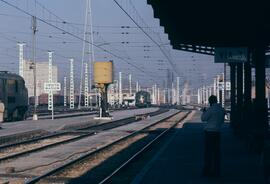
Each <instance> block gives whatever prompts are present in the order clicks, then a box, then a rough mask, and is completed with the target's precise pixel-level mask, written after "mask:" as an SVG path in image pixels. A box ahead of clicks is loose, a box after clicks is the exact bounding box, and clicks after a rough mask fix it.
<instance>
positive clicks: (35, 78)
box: [32, 16, 38, 120]
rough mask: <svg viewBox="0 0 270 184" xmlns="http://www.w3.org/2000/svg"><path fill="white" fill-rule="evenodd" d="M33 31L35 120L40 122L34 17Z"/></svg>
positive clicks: (34, 20) (34, 18)
mask: <svg viewBox="0 0 270 184" xmlns="http://www.w3.org/2000/svg"><path fill="white" fill-rule="evenodd" d="M32 31H33V38H32V39H33V63H34V98H35V105H34V113H33V120H38V115H37V106H38V98H37V65H36V32H37V18H36V16H32Z"/></svg>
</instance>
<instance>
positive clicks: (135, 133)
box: [26, 111, 180, 184]
mask: <svg viewBox="0 0 270 184" xmlns="http://www.w3.org/2000/svg"><path fill="white" fill-rule="evenodd" d="M179 112H180V111H178V112H175V113H173V114H172V115H170V116H168V117H166V118H164V119H162V120H159V121H157V122H155V123H153V124H151V125H148V126H146V127H144V128H142V129H140V130H137V131H134V132H132V133H131V134H129V135H127V136H125V137H122V138H120V139H118V140H116V141H114V142H112V143H110V144H108V145H105V146H103V147H100V148H99V149H97V150H95V151H92V152H89V153H86V154H84V155H82V156H81V157H79V158H77V159H74V160H71V161H69V162H67V163H65V164H63V165H61V166H59V167H57V168H54V169H52V170H50V171H48V172H47V173H44V174H42V175H40V176H37V177H35V178H33V179H31V180H29V181H27V182H26V184H34V183H37V182H39V181H40V180H42V179H44V178H46V177H48V176H51V175H53V174H55V173H57V172H59V171H61V170H64V169H65V168H67V167H69V166H71V165H73V164H76V163H78V162H80V161H82V160H83V159H85V158H87V157H91V156H93V155H95V154H97V153H99V152H101V151H103V150H106V149H107V148H109V147H111V146H113V145H115V144H117V143H119V142H121V141H124V140H126V139H128V138H130V137H132V136H135V135H137V134H139V133H141V132H143V131H144V130H146V129H148V128H149V127H152V126H155V125H156V124H159V123H161V122H163V121H166V120H167V119H169V118H171V117H172V116H175V115H176V114H178V113H179Z"/></svg>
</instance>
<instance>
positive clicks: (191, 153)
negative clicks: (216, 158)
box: [133, 112, 263, 184]
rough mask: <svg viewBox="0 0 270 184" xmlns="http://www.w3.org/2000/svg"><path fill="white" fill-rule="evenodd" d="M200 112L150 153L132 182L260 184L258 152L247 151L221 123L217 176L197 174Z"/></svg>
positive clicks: (201, 140) (200, 160)
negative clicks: (214, 177) (158, 148)
mask: <svg viewBox="0 0 270 184" xmlns="http://www.w3.org/2000/svg"><path fill="white" fill-rule="evenodd" d="M200 114H201V113H200V112H196V113H195V114H194V116H193V118H191V120H190V121H188V122H186V123H185V124H184V126H183V127H182V128H179V129H177V131H176V133H175V134H174V135H173V137H172V138H171V139H170V140H169V141H168V142H167V144H164V145H163V147H162V148H161V149H160V151H159V152H157V153H156V155H153V157H152V159H151V160H149V161H148V162H147V163H146V165H145V166H144V168H143V169H142V170H141V172H140V173H138V174H137V176H136V177H135V179H134V180H133V184H135V183H136V184H137V183H143V184H148V183H149V184H150V183H151V184H152V183H155V184H159V183H162V184H163V183H170V184H179V183H183V184H198V183H199V184H200V183H203V184H208V183H211V184H212V183H213V184H257V183H263V176H262V168H261V162H260V156H259V155H252V154H250V153H248V152H247V150H246V148H245V146H244V143H243V142H242V141H241V140H239V139H238V138H236V137H234V135H233V134H232V131H231V129H230V127H229V125H228V123H225V125H224V127H223V129H222V140H221V153H222V154H221V176H220V177H219V178H216V179H210V178H203V177H201V171H202V165H203V149H204V147H203V144H204V137H203V135H204V134H203V127H204V124H203V123H202V122H201V121H200Z"/></svg>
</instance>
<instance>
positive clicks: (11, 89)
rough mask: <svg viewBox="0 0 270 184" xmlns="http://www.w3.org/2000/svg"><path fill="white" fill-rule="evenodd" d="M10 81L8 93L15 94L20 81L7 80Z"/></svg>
mask: <svg viewBox="0 0 270 184" xmlns="http://www.w3.org/2000/svg"><path fill="white" fill-rule="evenodd" d="M7 83H8V93H9V94H14V93H15V92H17V91H18V83H17V81H15V80H7Z"/></svg>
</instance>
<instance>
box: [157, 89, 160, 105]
mask: <svg viewBox="0 0 270 184" xmlns="http://www.w3.org/2000/svg"><path fill="white" fill-rule="evenodd" d="M157 104H158V105H160V91H159V88H157Z"/></svg>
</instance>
